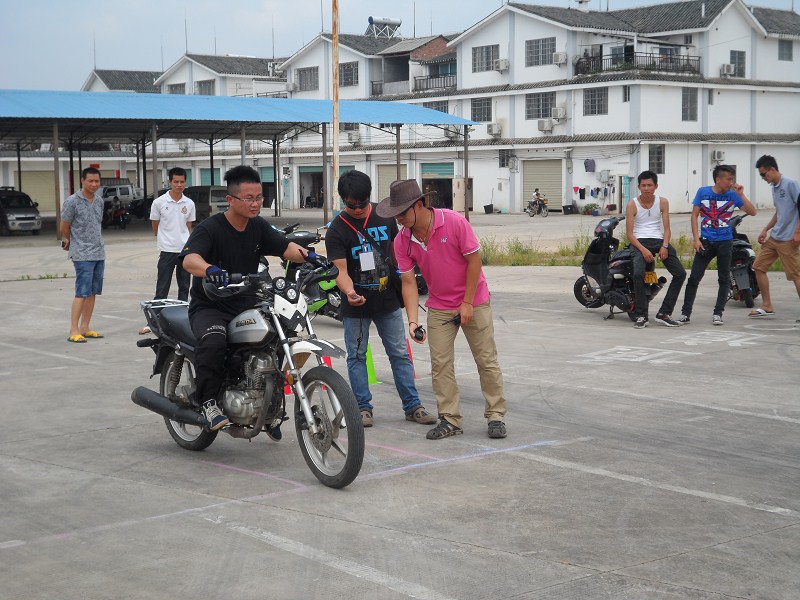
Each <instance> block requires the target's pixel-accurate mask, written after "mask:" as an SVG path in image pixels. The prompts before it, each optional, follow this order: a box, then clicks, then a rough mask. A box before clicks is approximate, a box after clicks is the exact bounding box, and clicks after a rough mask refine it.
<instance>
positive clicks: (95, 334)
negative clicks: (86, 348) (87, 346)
mask: <svg viewBox="0 0 800 600" xmlns="http://www.w3.org/2000/svg"><path fill="white" fill-rule="evenodd" d="M83 337H85V338H94V339H100V338H101V337H103V335H102V334H101V333H100V332H97V331H92V330H91V329H90V330H89V331H87V332H86V333H84V334H83Z"/></svg>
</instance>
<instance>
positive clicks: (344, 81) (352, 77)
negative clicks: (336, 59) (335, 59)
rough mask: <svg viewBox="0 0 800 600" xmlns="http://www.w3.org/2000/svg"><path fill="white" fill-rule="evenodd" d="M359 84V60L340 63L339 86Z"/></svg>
mask: <svg viewBox="0 0 800 600" xmlns="http://www.w3.org/2000/svg"><path fill="white" fill-rule="evenodd" d="M352 85H358V61H355V62H349V63H342V64H340V65H339V86H340V87H347V86H352Z"/></svg>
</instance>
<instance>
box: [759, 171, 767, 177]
mask: <svg viewBox="0 0 800 600" xmlns="http://www.w3.org/2000/svg"><path fill="white" fill-rule="evenodd" d="M767 173H769V171H759V172H758V174H759V175H761V179H766V178H767Z"/></svg>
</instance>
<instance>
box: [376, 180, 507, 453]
mask: <svg viewBox="0 0 800 600" xmlns="http://www.w3.org/2000/svg"><path fill="white" fill-rule="evenodd" d="M376 210H377V213H378V214H379V215H380V216H382V217H394V218H395V219H397V224H398V225H401V226H402V227H403V229H401V230H400V233H398V234H397V237H395V240H394V251H395V255H396V258H397V265H398V269H399V270H400V272H401V273H402V274H403V278H402V280H403V301H404V303H405V305H406V314H407V315H408V327H409V331H410V332H411V337H412V338H414V340H415V341H416V342H417V343H420V344H421V343H423V342H424V341H425V340H426V339H428V345H429V347H430V353H431V373H432V381H433V392H434V394H436V402H437V404H438V408H439V419H440V420H439V424H438V425H436V427H434V428H433V429H431V430H430V431H429V432H428V434H427V438H428V439H429V440H439V439H442V438H446V437H450V436H451V435H458V434H460V433H462V432H463V431H462V429H461V423H462V417H461V412H460V409H459V392H458V384H457V383H456V375H455V366H454V356H455V339H456V335H457V334H458V330H459V326H460V327H461V329H463V330H464V335H465V336H466V338H467V342H468V343H469V347H470V350H472V356H473V358H474V359H475V364H476V365H477V367H478V373H479V375H480V381H481V390H482V391H483V397H484V399H485V400H486V409H485V411H484V416H485V417H486V420H487V421H488V423H489V429H488V434H489V437H490V438H504V437H506V426H505V423H504V422H503V421H504V419H505V414H506V400H505V396H504V395H503V374H502V372H501V371H500V364H499V362H498V360H497V347H496V345H495V342H494V324H493V322H492V307H491V303H490V301H489V287H488V286H487V285H486V278H485V277H484V276H483V270H482V266H481V257H480V253H479V252H478V250H479V249H480V244H479V243H478V239H477V238H476V237H475V233H474V232H473V231H472V227H470V225H469V223H468V222H467V220H466V219H465V218H464V217H462V216H461V215H460V214H458V213H457V212H454V211H452V210H447V209H438V208H437V209H432V208H428V207H426V206H425V202H424V196H423V194H422V190H420V188H419V185H418V184H417V182H416V181H415V180H414V179H407V180H404V181H395V182H394V183H392V185H391V188H390V195H389V197H388V198H384V199H383V200H382V201H381V202H380V204H378V207H377V209H376ZM414 265H418V266H419V268H420V271H422V275H423V277H424V278H425V281H426V282H427V283H428V294H429V295H428V301H427V302H426V303H425V305H426V306H427V307H428V322H427V325H428V332H426V331H425V329H424V328H422V327H421V326H420V324H419V323H418V319H419V304H418V303H419V295H418V292H417V284H416V281H415V278H414Z"/></svg>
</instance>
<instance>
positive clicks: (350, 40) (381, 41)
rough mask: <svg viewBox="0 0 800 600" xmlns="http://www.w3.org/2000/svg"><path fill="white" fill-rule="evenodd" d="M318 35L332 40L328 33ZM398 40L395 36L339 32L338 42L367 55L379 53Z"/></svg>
mask: <svg viewBox="0 0 800 600" xmlns="http://www.w3.org/2000/svg"><path fill="white" fill-rule="evenodd" d="M320 35H321V36H322V37H324V38H325V39H326V40H328V41H331V40H332V36H331V34H330V33H322V34H320ZM399 41H400V40H398V39H396V38H395V39H391V40H390V39H388V38H376V37H370V36H367V35H357V34H354V33H340V34H339V43H340V44H341V45H343V46H347V47H348V48H351V49H353V50H355V51H356V52H360V53H361V54H365V55H367V56H375V55H377V54H379V53H380V52H381V50H386V49H387V48H389V47H390V46H394V45H395V44H397V43H398V42H399Z"/></svg>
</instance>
